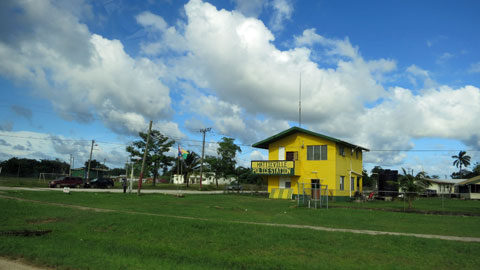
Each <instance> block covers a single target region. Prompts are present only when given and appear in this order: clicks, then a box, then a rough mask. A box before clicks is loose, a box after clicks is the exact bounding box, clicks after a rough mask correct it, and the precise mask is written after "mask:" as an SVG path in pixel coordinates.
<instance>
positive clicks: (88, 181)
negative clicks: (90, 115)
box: [87, 140, 95, 184]
mask: <svg viewBox="0 0 480 270" xmlns="http://www.w3.org/2000/svg"><path fill="white" fill-rule="evenodd" d="M94 143H95V140H92V147H91V148H90V159H88V169H87V183H88V184H89V183H90V163H91V162H92V152H93V144H94Z"/></svg>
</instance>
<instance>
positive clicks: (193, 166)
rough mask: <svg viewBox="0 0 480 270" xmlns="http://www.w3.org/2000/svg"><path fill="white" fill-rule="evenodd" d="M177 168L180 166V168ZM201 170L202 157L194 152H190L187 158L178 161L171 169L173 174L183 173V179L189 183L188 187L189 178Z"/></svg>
mask: <svg viewBox="0 0 480 270" xmlns="http://www.w3.org/2000/svg"><path fill="white" fill-rule="evenodd" d="M177 166H180V168H178V167H177ZM199 170H200V156H199V155H198V154H197V153H195V152H193V151H191V150H190V151H188V155H187V158H185V159H177V162H176V163H175V164H174V166H173V167H172V168H171V171H172V172H173V173H177V172H181V173H182V174H183V177H184V178H183V179H185V181H186V183H187V187H188V186H189V183H188V182H189V180H188V178H189V176H190V175H191V174H192V173H195V172H197V171H199Z"/></svg>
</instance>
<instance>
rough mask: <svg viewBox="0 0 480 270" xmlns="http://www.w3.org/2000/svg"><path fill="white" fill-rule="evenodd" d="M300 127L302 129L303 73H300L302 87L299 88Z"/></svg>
mask: <svg viewBox="0 0 480 270" xmlns="http://www.w3.org/2000/svg"><path fill="white" fill-rule="evenodd" d="M298 127H302V72H300V85H299V88H298Z"/></svg>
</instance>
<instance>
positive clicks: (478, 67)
mask: <svg viewBox="0 0 480 270" xmlns="http://www.w3.org/2000/svg"><path fill="white" fill-rule="evenodd" d="M468 73H480V62H477V63H472V64H471V65H470V68H469V69H468Z"/></svg>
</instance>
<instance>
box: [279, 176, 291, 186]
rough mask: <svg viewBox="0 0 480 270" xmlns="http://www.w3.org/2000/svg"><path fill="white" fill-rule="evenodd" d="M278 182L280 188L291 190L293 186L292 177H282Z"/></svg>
mask: <svg viewBox="0 0 480 270" xmlns="http://www.w3.org/2000/svg"><path fill="white" fill-rule="evenodd" d="M278 181H279V183H278V187H279V188H290V187H291V186H292V184H291V183H292V182H291V180H290V176H280V178H279V180H278Z"/></svg>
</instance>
